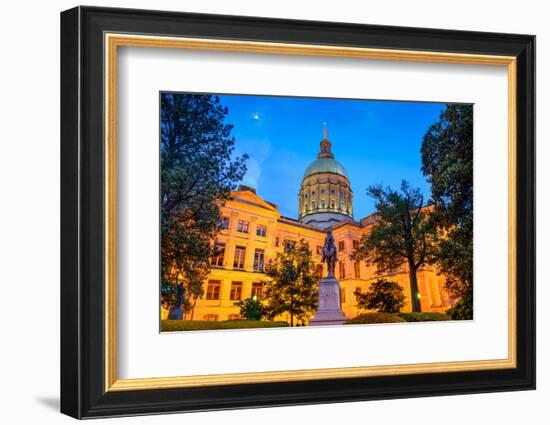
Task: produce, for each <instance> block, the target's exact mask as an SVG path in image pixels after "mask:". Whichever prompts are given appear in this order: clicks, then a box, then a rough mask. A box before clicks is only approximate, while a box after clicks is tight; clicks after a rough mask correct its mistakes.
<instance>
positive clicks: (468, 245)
mask: <svg viewBox="0 0 550 425" xmlns="http://www.w3.org/2000/svg"><path fill="white" fill-rule="evenodd" d="M421 152H422V172H423V173H424V175H425V176H427V177H428V181H429V182H430V183H431V189H432V199H433V219H434V223H435V226H436V228H437V230H438V234H439V235H440V237H439V238H438V239H437V243H436V252H435V256H434V261H433V262H434V264H436V265H437V266H438V269H439V270H441V272H442V273H444V274H445V277H446V282H445V285H446V288H447V290H448V291H449V292H450V294H451V295H452V296H453V297H455V298H458V299H459V301H458V303H457V304H456V305H455V306H454V307H453V308H452V309H451V310H450V311H449V312H448V313H449V314H450V315H451V317H452V318H453V319H472V318H473V284H474V282H473V201H474V199H473V198H474V190H473V169H474V165H473V109H472V106H471V105H447V107H446V108H445V110H444V111H443V112H442V113H441V115H440V117H439V121H437V122H436V123H435V124H433V125H432V126H431V127H430V128H429V129H428V131H427V132H426V134H425V135H424V138H423V141H422V148H421Z"/></svg>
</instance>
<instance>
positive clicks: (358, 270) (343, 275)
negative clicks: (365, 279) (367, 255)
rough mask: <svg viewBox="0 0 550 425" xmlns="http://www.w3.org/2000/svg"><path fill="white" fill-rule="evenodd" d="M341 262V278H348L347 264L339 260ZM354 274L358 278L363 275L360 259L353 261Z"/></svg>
mask: <svg viewBox="0 0 550 425" xmlns="http://www.w3.org/2000/svg"><path fill="white" fill-rule="evenodd" d="M339 264H340V267H339V271H340V275H339V278H340V279H345V278H346V264H345V263H344V262H343V261H340V262H339ZM353 274H354V276H355V277H356V278H360V277H361V264H360V263H359V261H355V262H354V263H353Z"/></svg>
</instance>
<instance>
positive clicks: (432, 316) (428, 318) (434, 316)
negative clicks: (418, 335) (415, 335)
mask: <svg viewBox="0 0 550 425" xmlns="http://www.w3.org/2000/svg"><path fill="white" fill-rule="evenodd" d="M398 316H399V317H401V318H402V319H404V320H406V321H407V322H441V321H445V320H451V317H450V316H448V315H446V314H443V313H399V314H398Z"/></svg>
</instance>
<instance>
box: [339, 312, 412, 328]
mask: <svg viewBox="0 0 550 425" xmlns="http://www.w3.org/2000/svg"><path fill="white" fill-rule="evenodd" d="M399 322H405V319H402V318H401V317H399V316H398V315H397V314H395V313H364V314H361V315H359V316H357V317H354V318H353V319H350V320H348V321H347V322H345V323H344V325H361V324H368V323H399Z"/></svg>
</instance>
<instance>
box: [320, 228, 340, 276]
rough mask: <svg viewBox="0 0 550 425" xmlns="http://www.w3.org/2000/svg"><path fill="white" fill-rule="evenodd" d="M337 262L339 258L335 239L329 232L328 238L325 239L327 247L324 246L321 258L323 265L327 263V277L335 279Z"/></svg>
mask: <svg viewBox="0 0 550 425" xmlns="http://www.w3.org/2000/svg"><path fill="white" fill-rule="evenodd" d="M337 260H338V256H337V255H336V246H335V245H334V237H333V236H332V232H331V231H330V230H329V231H328V232H327V237H326V238H325V245H324V246H323V256H322V258H321V262H322V263H327V269H328V275H327V277H334V267H335V266H336V261H337Z"/></svg>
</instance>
